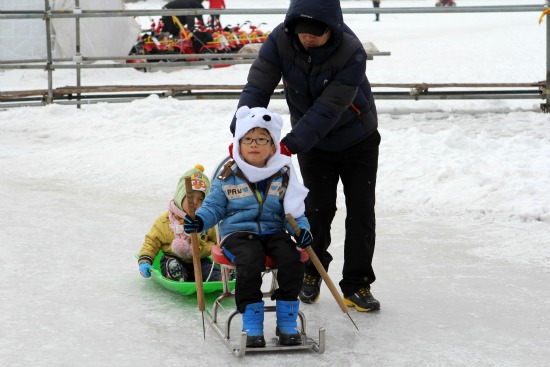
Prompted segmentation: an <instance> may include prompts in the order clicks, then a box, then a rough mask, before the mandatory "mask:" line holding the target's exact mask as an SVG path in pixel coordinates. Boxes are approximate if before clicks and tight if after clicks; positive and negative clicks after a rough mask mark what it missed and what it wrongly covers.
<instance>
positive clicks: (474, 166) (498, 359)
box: [0, 0, 550, 366]
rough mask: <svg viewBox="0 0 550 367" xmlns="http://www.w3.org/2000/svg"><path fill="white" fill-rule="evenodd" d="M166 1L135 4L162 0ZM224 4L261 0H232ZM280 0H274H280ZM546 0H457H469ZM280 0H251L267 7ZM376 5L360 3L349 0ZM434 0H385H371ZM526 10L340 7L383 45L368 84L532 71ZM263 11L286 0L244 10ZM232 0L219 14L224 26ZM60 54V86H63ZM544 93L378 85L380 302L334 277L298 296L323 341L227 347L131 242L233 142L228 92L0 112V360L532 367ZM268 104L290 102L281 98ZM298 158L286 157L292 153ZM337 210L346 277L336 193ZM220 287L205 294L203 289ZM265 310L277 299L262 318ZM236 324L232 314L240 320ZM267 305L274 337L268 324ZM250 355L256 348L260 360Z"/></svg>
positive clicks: (90, 76)
mask: <svg viewBox="0 0 550 367" xmlns="http://www.w3.org/2000/svg"><path fill="white" fill-rule="evenodd" d="M162 4H163V1H160V0H148V1H146V2H136V3H131V4H128V7H129V8H134V9H135V8H160V7H161V6H162ZM227 4H228V6H229V7H232V8H248V7H252V8H253V7H256V6H258V2H254V1H251V0H228V2H227ZM284 4H285V5H286V2H284ZM519 4H540V5H542V4H541V2H540V1H532V0H522V1H521V2H520V1H512V0H499V1H496V0H471V1H467V0H462V1H461V2H459V4H458V5H459V6H461V5H464V6H466V5H471V6H476V5H519ZM281 6H284V5H281V2H280V1H275V0H270V1H263V2H262V7H266V8H279V7H281ZM342 6H343V7H360V6H365V7H369V8H370V7H371V6H372V4H371V2H370V1H342ZM408 6H433V1H432V0H417V1H412V0H410V1H407V0H395V1H391V0H385V1H383V2H382V7H408ZM539 15H540V14H537V13H532V12H528V13H483V14H481V13H474V14H468V13H464V14H414V15H411V14H382V15H381V22H379V23H375V22H372V19H373V18H374V16H373V15H372V14H367V15H346V16H345V19H346V22H347V23H348V24H349V25H350V26H351V28H352V29H353V30H354V31H356V33H357V34H358V35H359V36H360V38H361V39H362V40H363V41H371V42H373V43H374V44H375V45H376V46H377V47H378V48H379V49H380V50H381V51H390V52H391V56H381V57H376V58H375V59H374V60H372V61H369V62H368V68H367V74H368V76H369V79H370V81H371V82H372V83H382V82H384V83H414V82H437V83H443V82H449V83H458V82H465V83H466V82H468V83H482V82H508V83H509V82H537V81H540V80H544V78H545V75H546V72H545V71H546V66H545V58H546V52H545V51H546V50H545V48H546V38H545V37H546V30H545V28H546V24H545V23H546V22H547V21H548V20H547V19H545V20H544V23H543V24H542V25H539V24H538V23H537V21H538V17H539ZM247 19H251V20H252V21H253V23H254V22H255V23H259V22H268V26H265V29H269V28H270V27H273V26H275V25H276V24H277V23H278V22H280V21H281V20H282V19H283V16H282V15H263V16H250V17H247ZM244 20H245V19H243V18H242V17H239V16H229V15H228V16H222V21H223V22H227V23H231V22H233V23H237V22H242V21H244ZM248 68H249V66H248V65H238V66H232V67H229V68H219V69H211V70H207V69H206V68H203V67H196V68H194V69H182V70H167V71H157V72H152V73H145V74H144V73H139V72H137V71H135V70H133V69H120V70H119V69H116V70H108V69H105V70H103V69H97V70H96V69H94V70H84V71H83V76H82V83H83V85H109V84H162V83H166V84H199V83H203V84H217V83H220V82H223V83H226V84H243V83H244V82H245V80H246V74H247V71H248ZM46 82H47V77H46V74H45V73H44V72H43V71H37V70H23V71H21V70H10V71H0V89H1V90H4V91H5V90H17V89H44V88H45V87H46V85H47V83H46ZM74 84H75V74H74V71H70V70H56V71H55V73H54V86H56V87H59V86H64V85H74ZM541 102H542V101H541V100H482V101H475V100H458V101H451V100H449V101H443V100H442V101H424V100H421V101H389V100H380V101H378V102H377V105H378V110H379V120H380V133H381V135H382V144H381V148H380V149H381V153H380V169H379V175H378V185H377V218H378V221H377V224H378V225H377V234H378V235H377V250H376V253H375V257H374V268H375V271H376V274H377V277H378V279H377V281H376V282H375V283H374V284H373V293H374V295H375V296H376V297H377V298H378V299H379V300H380V301H381V304H382V310H381V311H380V312H377V313H367V314H362V313H358V312H356V311H354V310H350V311H349V315H350V316H351V317H352V318H353V320H354V321H355V323H356V324H357V325H358V327H359V330H360V331H355V329H354V328H353V325H352V324H351V322H350V321H349V319H348V318H347V317H346V316H345V315H344V314H342V312H341V311H340V309H339V308H338V306H337V304H336V302H335V301H334V300H333V298H332V296H331V294H330V292H329V290H328V288H326V287H325V286H324V285H323V288H322V294H321V298H320V300H319V302H318V303H316V304H314V305H303V307H302V308H301V309H302V311H303V312H304V313H305V315H306V317H307V331H308V334H309V335H310V336H311V337H314V338H317V330H318V329H319V328H320V327H324V328H326V333H327V349H326V352H325V353H324V354H321V355H319V354H316V353H311V352H299V353H290V352H289V353H287V352H281V353H277V354H259V355H258V354H255V355H250V356H246V357H245V358H244V359H242V360H238V359H237V358H236V357H234V356H232V355H231V354H230V353H229V352H228V350H227V348H226V347H225V346H224V345H223V344H222V342H221V341H220V340H219V339H218V337H217V336H216V335H215V334H214V333H213V332H212V330H211V329H210V328H209V326H208V325H206V339H205V340H204V339H203V329H202V320H201V314H200V312H199V311H198V309H197V303H196V300H195V299H194V297H182V296H178V295H176V294H173V293H170V292H168V291H166V290H164V289H162V288H160V287H159V286H157V285H156V284H154V283H153V282H152V281H148V280H146V279H143V278H142V277H141V276H140V275H139V271H138V267H137V263H136V261H135V258H134V255H135V253H136V252H137V251H138V250H139V248H140V246H141V244H142V241H143V237H144V235H145V233H146V232H147V231H148V230H149V228H150V226H151V225H152V223H153V221H154V219H155V218H156V217H157V216H158V215H159V214H160V213H161V212H162V211H163V210H165V208H166V206H167V204H168V201H169V199H170V198H171V197H172V195H173V190H174V189H175V187H176V184H177V180H178V178H179V177H180V175H181V174H182V173H183V172H184V171H185V170H187V169H188V168H189V167H191V166H193V165H195V164H196V163H201V164H203V165H204V166H205V167H206V170H207V172H208V173H211V172H212V170H214V168H215V167H216V166H217V164H218V162H219V161H220V160H221V159H223V158H224V157H225V156H226V154H227V145H228V144H229V143H230V141H231V135H230V133H229V128H228V125H229V122H230V119H231V117H232V114H233V112H234V111H235V108H236V103H237V102H236V101H235V100H223V101H180V100H174V99H170V98H168V99H159V98H158V97H155V96H151V97H148V98H146V99H143V100H139V101H134V102H132V103H126V104H98V105H86V106H83V107H82V109H80V110H79V109H77V108H76V107H74V106H60V105H52V106H47V107H22V108H13V109H5V110H1V111H0V131H1V132H2V133H1V134H0V169H1V173H2V174H1V179H0V193H1V195H0V251H1V253H2V256H1V257H0V267H2V269H3V270H4V271H3V277H2V278H3V279H2V282H1V283H0V299H1V300H2V301H1V303H0V311H1V312H0V361H2V365H6V366H111V365H112V366H149V365H159V366H172V365H182V366H190V365H197V364H199V363H200V364H201V365H202V364H204V365H214V364H215V365H219V366H232V365H237V364H239V365H244V366H257V365H259V364H260V363H261V364H263V365H267V366H272V365H284V364H293V365H294V364H300V365H307V364H315V365H317V366H334V365H341V366H366V365H373V366H412V365H415V366H416V365H424V366H462V365H474V366H525V365H528V366H543V365H546V364H547V360H548V359H549V358H550V352H549V351H550V337H549V335H550V319H549V316H548V315H549V314H550V300H549V299H548V291H549V290H550V287H549V285H548V284H549V282H550V271H549V269H550V246H549V244H550V195H549V194H548V189H549V188H550V159H549V158H550V125H549V123H550V120H549V118H548V115H545V114H543V113H542V112H541V111H540V110H539V104H540V103H541ZM270 108H271V109H272V110H274V111H276V112H279V113H281V114H282V115H283V117H284V119H285V131H288V130H289V116H288V110H287V108H286V105H285V103H284V101H282V100H275V101H273V102H272V103H271V105H270ZM296 167H298V165H297V163H296ZM338 200H339V201H338V209H339V210H338V213H337V216H336V218H335V222H334V223H333V226H332V234H333V239H334V243H333V244H332V246H331V249H332V250H331V252H332V254H333V255H334V258H335V259H334V261H333V263H332V265H331V268H330V271H329V274H330V276H331V278H332V279H333V281H334V282H335V283H338V281H339V280H340V278H341V273H340V272H341V268H342V258H343V256H342V253H343V248H342V246H343V240H342V238H343V235H344V217H345V205H344V197H343V195H342V194H341V192H340V195H339V199H338ZM212 301H213V296H212V295H207V297H206V304H207V307H209V306H210V305H211V304H212ZM271 317H273V316H271ZM234 323H235V325H234V326H235V332H234V333H233V334H232V335H237V334H236V333H238V327H239V326H240V320H236V321H234ZM273 325H274V321H273V320H272V319H270V316H269V314H268V316H267V317H266V336H267V337H271V336H272V335H271V334H272V333H274V326H273ZM260 358H261V360H260Z"/></svg>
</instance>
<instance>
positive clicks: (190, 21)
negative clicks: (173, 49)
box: [161, 0, 204, 37]
mask: <svg viewBox="0 0 550 367" xmlns="http://www.w3.org/2000/svg"><path fill="white" fill-rule="evenodd" d="M162 8H163V9H204V6H202V1H201V0H174V1H170V2H169V3H167V4H166V5H164V6H163V7H162ZM177 18H178V19H179V21H180V22H181V24H183V25H184V26H185V25H187V29H188V30H189V31H190V32H193V31H194V30H195V19H196V20H197V21H198V22H200V24H204V21H203V19H202V15H197V16H195V15H178V16H177ZM161 20H162V22H163V23H164V27H163V30H164V31H165V32H170V34H172V35H173V36H174V37H177V36H179V34H180V28H179V27H178V25H177V24H175V23H174V21H173V20H172V16H171V15H164V16H163V17H162V18H161Z"/></svg>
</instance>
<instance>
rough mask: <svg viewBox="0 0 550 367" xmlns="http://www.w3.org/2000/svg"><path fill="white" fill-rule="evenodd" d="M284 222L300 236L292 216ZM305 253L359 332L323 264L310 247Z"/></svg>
mask: <svg viewBox="0 0 550 367" xmlns="http://www.w3.org/2000/svg"><path fill="white" fill-rule="evenodd" d="M286 220H287V221H288V223H289V224H290V226H291V227H292V229H293V230H294V233H296V236H300V232H301V230H300V227H298V223H296V220H295V219H294V217H292V215H290V214H287V215H286ZM306 251H307V254H308V255H309V258H310V260H311V262H312V263H313V265H315V269H317V271H318V272H319V275H321V278H322V279H323V280H324V281H325V283H326V285H327V287H328V289H330V292H331V293H332V296H333V297H334V299H335V300H336V303H338V306H340V309H341V310H342V312H343V313H345V314H347V315H348V317H349V319H350V320H351V322H352V323H353V325H354V326H355V328H356V329H357V330H359V328H358V327H357V325H356V324H355V322H354V321H353V319H352V318H351V316H350V315H349V313H348V307H347V306H346V304H345V303H344V299H343V298H342V296H341V295H340V293H339V292H338V290H337V289H336V286H335V285H334V283H333V282H332V279H330V277H329V275H328V273H327V271H326V270H325V267H324V266H323V264H321V261H319V258H318V257H317V255H316V254H315V252H314V251H313V249H312V248H311V246H308V247H306Z"/></svg>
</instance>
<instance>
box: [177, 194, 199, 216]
mask: <svg viewBox="0 0 550 367" xmlns="http://www.w3.org/2000/svg"><path fill="white" fill-rule="evenodd" d="M203 201H204V192H202V191H195V190H194V191H193V202H194V203H195V210H196V209H198V208H200V206H201V205H202V202H203ZM181 207H182V208H183V211H185V212H186V213H189V205H188V203H187V195H186V196H184V197H183V200H182V201H181Z"/></svg>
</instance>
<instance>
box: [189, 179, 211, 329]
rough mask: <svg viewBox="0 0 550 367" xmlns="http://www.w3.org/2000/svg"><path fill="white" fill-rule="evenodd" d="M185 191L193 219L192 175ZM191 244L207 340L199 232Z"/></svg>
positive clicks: (194, 235) (192, 237) (190, 215)
mask: <svg viewBox="0 0 550 367" xmlns="http://www.w3.org/2000/svg"><path fill="white" fill-rule="evenodd" d="M185 191H186V196H187V206H188V209H189V210H188V213H187V214H188V215H189V217H190V218H191V219H195V201H194V200H193V187H192V185H191V177H185ZM191 246H192V247H193V268H194V271H195V287H196V288H197V303H198V304H199V310H200V311H201V315H202V336H203V338H204V339H205V340H206V330H205V328H204V309H205V307H204V287H203V284H202V269H201V259H200V257H199V256H200V253H199V251H200V250H199V241H198V238H197V233H196V232H192V233H191Z"/></svg>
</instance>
